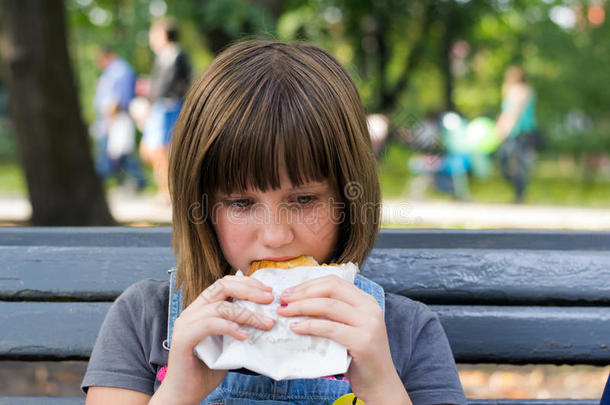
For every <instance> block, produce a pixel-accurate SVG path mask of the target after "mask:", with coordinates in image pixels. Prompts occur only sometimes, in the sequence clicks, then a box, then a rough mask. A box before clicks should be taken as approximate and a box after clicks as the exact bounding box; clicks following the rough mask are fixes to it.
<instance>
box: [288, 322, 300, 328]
mask: <svg viewBox="0 0 610 405" xmlns="http://www.w3.org/2000/svg"><path fill="white" fill-rule="evenodd" d="M300 324H301V322H292V323H291V324H290V326H291V327H293V328H298V327H299V325H300Z"/></svg>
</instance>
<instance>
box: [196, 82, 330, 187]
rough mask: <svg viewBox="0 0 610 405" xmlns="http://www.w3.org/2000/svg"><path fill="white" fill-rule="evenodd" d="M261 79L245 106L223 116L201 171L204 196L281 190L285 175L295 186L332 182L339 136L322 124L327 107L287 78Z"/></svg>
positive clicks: (247, 92) (224, 113) (246, 97)
mask: <svg viewBox="0 0 610 405" xmlns="http://www.w3.org/2000/svg"><path fill="white" fill-rule="evenodd" d="M278 78H279V80H278ZM257 79H259V80H252V82H253V85H252V86H251V87H250V88H249V89H248V90H247V91H246V92H244V93H245V96H244V97H241V100H243V101H241V102H239V103H237V104H236V105H235V106H234V108H232V109H226V110H224V111H222V112H221V114H223V115H225V116H224V117H222V118H220V119H219V120H218V122H223V123H224V124H223V125H222V128H219V129H218V134H217V136H216V137H215V140H214V142H212V144H211V145H210V149H209V150H208V151H207V153H206V158H205V160H204V167H203V168H202V172H203V173H202V185H205V188H206V189H207V190H206V191H208V192H216V191H220V192H222V193H225V194H230V193H233V192H244V191H246V190H248V189H252V188H254V189H259V190H262V191H266V190H269V189H278V188H280V173H281V171H282V170H285V171H286V173H287V176H288V178H289V180H290V182H291V184H292V185H293V186H300V185H302V184H304V183H306V182H308V181H322V180H325V179H329V178H330V179H334V178H335V174H336V173H334V172H331V171H332V170H333V168H334V164H333V158H332V157H333V156H334V155H335V154H336V153H337V152H336V145H334V144H333V139H334V138H335V137H336V134H332V129H331V128H330V127H329V126H328V125H324V124H323V123H324V122H325V120H324V119H320V117H323V116H324V115H325V114H326V111H324V110H325V108H324V107H323V105H322V104H321V103H317V104H316V103H315V102H312V100H311V99H309V100H308V99H307V97H305V94H304V92H305V89H303V88H299V86H296V83H294V82H292V81H291V80H290V77H289V75H282V74H281V72H277V71H276V72H275V74H269V75H267V77H261V78H257ZM326 122H328V120H326ZM220 140H222V141H220ZM333 145H334V146H333Z"/></svg>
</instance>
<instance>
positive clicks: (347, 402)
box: [332, 394, 365, 405]
mask: <svg viewBox="0 0 610 405" xmlns="http://www.w3.org/2000/svg"><path fill="white" fill-rule="evenodd" d="M332 405H365V404H364V401H363V400H361V399H359V398H357V397H356V395H354V394H345V395H343V396H341V397H339V398H337V399H336V400H335V402H333V404H332Z"/></svg>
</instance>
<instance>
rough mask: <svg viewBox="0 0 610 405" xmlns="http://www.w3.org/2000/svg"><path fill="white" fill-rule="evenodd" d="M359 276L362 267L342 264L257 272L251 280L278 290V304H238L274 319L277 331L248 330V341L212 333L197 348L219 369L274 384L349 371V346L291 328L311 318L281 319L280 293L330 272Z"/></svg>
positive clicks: (212, 366) (214, 367)
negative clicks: (240, 371) (267, 379)
mask: <svg viewBox="0 0 610 405" xmlns="http://www.w3.org/2000/svg"><path fill="white" fill-rule="evenodd" d="M357 272H358V268H357V267H356V265H354V264H353V263H346V264H343V265H341V266H315V267H313V266H312V267H310V266H304V267H295V268H293V269H288V270H286V269H260V270H257V271H256V273H254V274H253V275H252V276H251V277H253V278H256V279H257V280H259V281H261V282H263V283H264V284H266V285H268V286H270V287H272V288H273V295H274V300H273V302H272V303H271V304H269V305H260V304H256V303H253V302H250V301H239V300H238V301H235V304H237V305H240V306H241V307H243V308H246V309H248V310H250V311H252V312H253V313H255V314H263V315H265V316H266V317H268V318H272V319H274V320H275V321H276V323H275V325H274V326H273V328H272V329H271V330H269V331H262V330H260V329H256V328H253V327H249V326H243V327H244V329H246V330H247V331H248V335H249V338H248V339H247V340H244V341H240V340H237V339H235V338H233V337H232V336H227V335H212V336H209V337H207V338H206V339H204V340H203V341H202V342H200V343H199V344H198V345H197V346H196V347H195V354H196V355H197V356H198V357H199V358H200V359H201V360H203V361H204V362H205V364H206V365H207V366H208V367H210V368H211V369H214V370H229V369H237V368H241V367H244V368H247V369H249V370H252V371H254V372H257V373H259V374H262V375H265V376H267V377H270V378H273V379H274V380H285V379H294V378H317V377H322V376H328V375H335V374H343V373H345V372H346V371H347V369H348V367H349V363H350V361H351V357H350V356H349V355H348V354H347V349H346V348H345V347H344V346H342V345H340V344H338V343H336V342H334V341H332V340H330V339H327V338H321V337H314V336H304V335H298V334H296V333H294V332H293V331H291V330H290V327H289V325H290V323H292V322H298V321H302V320H304V319H306V318H305V317H290V318H287V317H283V316H279V315H278V314H277V307H278V305H280V298H279V297H280V295H281V294H282V292H284V290H286V289H287V288H290V287H293V286H296V285H298V284H301V283H303V282H305V281H308V280H312V279H315V278H319V277H324V276H328V275H331V274H335V275H337V276H338V277H340V278H342V279H344V280H347V281H349V282H351V283H353V282H354V279H355V277H356V273H357ZM238 274H241V275H243V274H242V273H241V272H240V271H238ZM244 277H245V276H244ZM238 310H239V308H238Z"/></svg>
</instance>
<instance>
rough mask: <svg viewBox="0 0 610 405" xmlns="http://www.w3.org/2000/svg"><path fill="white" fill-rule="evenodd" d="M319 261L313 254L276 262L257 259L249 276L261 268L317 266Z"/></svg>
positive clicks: (251, 266)
mask: <svg viewBox="0 0 610 405" xmlns="http://www.w3.org/2000/svg"><path fill="white" fill-rule="evenodd" d="M317 265H318V262H317V261H316V259H314V258H313V257H311V256H299V257H295V258H294V259H290V260H283V261H280V262H276V261H273V260H257V261H255V262H252V264H251V265H250V271H249V272H248V276H251V275H252V274H254V272H255V271H257V270H259V269H269V268H271V269H292V268H293V267H300V266H317Z"/></svg>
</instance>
